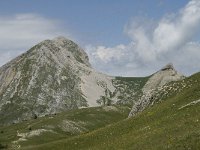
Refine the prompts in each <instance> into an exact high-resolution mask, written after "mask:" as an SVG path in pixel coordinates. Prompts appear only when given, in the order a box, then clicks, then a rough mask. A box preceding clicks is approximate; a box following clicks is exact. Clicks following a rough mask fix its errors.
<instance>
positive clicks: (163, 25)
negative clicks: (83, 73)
mask: <svg viewBox="0 0 200 150" xmlns="http://www.w3.org/2000/svg"><path fill="white" fill-rule="evenodd" d="M124 31H125V33H126V34H127V35H128V36H129V37H130V39H131V44H128V45H123V46H122V47H120V46H115V47H104V46H96V48H95V47H94V48H93V50H92V52H91V49H90V53H92V54H93V55H92V56H91V59H94V60H93V61H92V62H95V63H93V64H94V66H95V67H96V68H98V69H99V70H101V71H105V72H107V73H109V74H113V73H118V74H120V75H121V74H123V75H148V74H150V73H152V72H153V71H156V70H157V69H159V68H160V67H162V66H163V65H165V64H167V63H169V62H172V63H174V64H175V66H176V67H177V68H178V70H181V71H183V72H184V73H186V74H190V73H193V72H194V71H200V69H199V68H200V64H199V63H197V62H198V61H199V58H200V57H199V56H200V45H199V43H198V42H195V41H194V42H193V43H192V44H191V42H192V41H193V39H194V38H195V37H196V35H197V34H198V33H199V31H200V1H199V0H191V1H189V2H188V4H187V5H186V6H185V7H184V8H182V9H181V10H180V11H179V12H177V13H174V14H166V16H164V17H163V18H161V20H160V21H158V22H155V21H153V20H150V19H149V20H148V19H138V18H137V19H134V20H133V21H131V22H130V23H129V24H128V25H126V26H125V30H124ZM133 43H134V44H133ZM119 45H122V44H119ZM101 64H103V65H106V67H104V68H102V67H99V66H101ZM186 67H190V68H186ZM117 70H118V71H117Z"/></svg>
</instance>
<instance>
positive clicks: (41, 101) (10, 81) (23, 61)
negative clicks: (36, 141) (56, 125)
mask: <svg viewBox="0 0 200 150" xmlns="http://www.w3.org/2000/svg"><path fill="white" fill-rule="evenodd" d="M112 79H113V77H110V76H107V75H104V74H101V73H98V72H96V71H95V70H94V69H92V68H91V65H90V63H89V59H88V56H87V55H86V53H85V52H84V51H83V50H82V49H81V48H79V46H78V45H77V44H75V43H74V42H72V41H70V40H68V39H65V38H63V37H58V38H56V39H53V40H45V41H43V42H41V43H39V44H37V45H36V46H34V47H32V48H31V49H30V50H29V51H27V52H26V53H24V54H22V55H21V56H19V57H17V58H15V59H14V60H12V61H10V62H9V63H7V64H6V65H4V66H2V67H1V68H0V124H2V123H12V122H19V121H21V120H26V119H30V118H31V117H33V118H35V117H38V116H44V115H47V114H54V113H58V112H62V111H64V110H69V109H76V108H80V107H88V106H97V105H98V103H97V102H96V100H97V99H99V98H100V96H101V95H102V96H103V95H104V94H105V90H106V89H109V91H114V89H115V88H114V86H112Z"/></svg>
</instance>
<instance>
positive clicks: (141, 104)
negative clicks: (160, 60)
mask: <svg viewBox="0 0 200 150" xmlns="http://www.w3.org/2000/svg"><path fill="white" fill-rule="evenodd" d="M184 78H185V77H184V76H183V75H182V74H180V73H178V72H177V71H176V70H175V69H174V67H173V65H172V64H167V65H166V66H165V67H163V68H162V69H161V70H160V71H158V72H156V73H155V74H153V75H152V76H151V77H150V78H149V79H148V81H147V82H146V84H145V85H144V87H143V88H142V93H143V94H142V96H141V98H140V99H139V100H138V101H137V102H136V103H135V104H134V105H133V107H132V110H131V112H130V114H129V117H131V116H135V115H136V114H137V113H138V112H140V111H143V110H144V109H145V108H146V107H147V106H149V105H150V104H151V103H153V101H154V99H155V92H156V90H157V89H158V88H160V87H162V86H164V85H165V84H167V83H169V82H172V81H178V80H181V79H184Z"/></svg>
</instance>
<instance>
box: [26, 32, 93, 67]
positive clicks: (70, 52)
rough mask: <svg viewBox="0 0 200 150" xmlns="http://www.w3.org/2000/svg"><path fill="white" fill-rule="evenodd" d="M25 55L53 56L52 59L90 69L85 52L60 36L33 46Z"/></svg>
mask: <svg viewBox="0 0 200 150" xmlns="http://www.w3.org/2000/svg"><path fill="white" fill-rule="evenodd" d="M26 53H29V55H34V54H36V55H40V54H41V55H42V56H44V55H54V56H53V58H56V59H57V60H59V61H62V62H69V61H73V62H74V63H76V62H79V63H81V64H84V65H86V66H87V67H91V64H90V63H89V57H88V55H87V54H86V52H85V51H84V50H83V49H82V48H80V47H79V46H78V45H77V44H76V43H74V42H73V41H71V40H69V39H67V38H65V37H62V36H59V37H56V38H54V39H52V40H44V41H42V42H40V43H39V44H37V45H35V46H33V47H32V48H31V49H30V50H29V51H28V52H26ZM47 57H49V56H47ZM67 60H69V61H67Z"/></svg>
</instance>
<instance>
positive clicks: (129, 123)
mask: <svg viewBox="0 0 200 150" xmlns="http://www.w3.org/2000/svg"><path fill="white" fill-rule="evenodd" d="M186 80H188V81H191V85H192V86H191V87H186V88H184V89H183V90H182V91H181V92H180V93H178V94H176V93H174V94H172V95H171V96H170V97H169V98H167V99H165V100H163V101H160V102H158V103H156V104H155V105H154V106H153V107H149V108H148V109H146V110H145V111H144V112H142V113H140V114H138V115H137V116H136V117H134V118H130V119H125V120H123V121H121V122H118V123H115V124H112V125H109V126H106V127H105V128H100V129H98V130H95V131H92V132H89V133H86V134H82V135H78V136H75V137H72V138H68V139H64V140H58V141H54V142H51V143H47V144H42V145H38V146H35V147H26V148H25V149H37V150H45V149H70V150H76V149H77V150H79V149H92V150H97V149H104V150H106V149H108V150H112V149H127V150H128V149H142V150H143V149H181V150H182V149H200V116H199V110H200V103H197V104H195V105H191V106H188V107H185V108H183V109H180V108H181V107H182V106H184V105H186V104H188V103H190V102H192V101H196V100H198V99H200V90H199V89H200V84H199V83H200V73H198V74H195V75H193V76H192V77H190V78H188V79H186Z"/></svg>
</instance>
